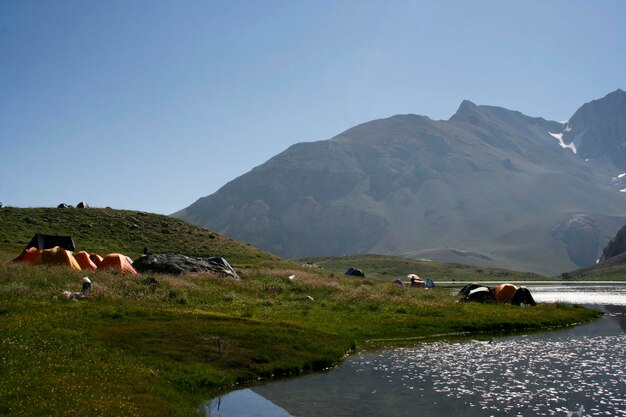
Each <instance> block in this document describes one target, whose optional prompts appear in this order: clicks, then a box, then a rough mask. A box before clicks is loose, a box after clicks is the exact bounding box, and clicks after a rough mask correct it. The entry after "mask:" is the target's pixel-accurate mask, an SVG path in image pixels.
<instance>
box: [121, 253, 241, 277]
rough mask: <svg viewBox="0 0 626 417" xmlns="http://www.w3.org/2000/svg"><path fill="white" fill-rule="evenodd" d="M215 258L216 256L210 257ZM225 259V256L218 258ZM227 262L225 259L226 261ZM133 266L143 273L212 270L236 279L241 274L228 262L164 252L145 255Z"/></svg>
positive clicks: (177, 273) (201, 271) (180, 272)
mask: <svg viewBox="0 0 626 417" xmlns="http://www.w3.org/2000/svg"><path fill="white" fill-rule="evenodd" d="M209 259H214V258H209ZM217 259H223V258H217ZM224 262H225V261H224ZM133 267H134V268H135V269H136V270H137V271H138V272H141V273H145V272H156V273H161V274H172V275H180V274H185V273H192V272H193V273H203V272H212V273H217V274H222V275H227V276H229V277H231V278H234V279H235V280H239V279H240V278H239V275H237V273H236V272H235V270H234V269H233V268H232V267H231V266H230V265H229V264H228V262H225V264H224V263H221V264H220V263H219V262H215V261H210V260H207V259H202V258H192V257H190V256H186V255H181V254H173V253H164V254H157V255H144V256H141V257H139V258H137V259H135V261H134V262H133Z"/></svg>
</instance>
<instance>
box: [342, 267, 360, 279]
mask: <svg viewBox="0 0 626 417" xmlns="http://www.w3.org/2000/svg"><path fill="white" fill-rule="evenodd" d="M346 275H350V276H355V277H365V273H363V271H361V270H360V269H356V268H353V267H350V268H348V270H347V271H346Z"/></svg>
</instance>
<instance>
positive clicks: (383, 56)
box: [0, 0, 626, 214]
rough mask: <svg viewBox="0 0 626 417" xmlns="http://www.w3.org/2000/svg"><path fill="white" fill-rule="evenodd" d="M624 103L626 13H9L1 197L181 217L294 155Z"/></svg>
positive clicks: (3, 30) (521, 5) (430, 8)
mask: <svg viewBox="0 0 626 417" xmlns="http://www.w3.org/2000/svg"><path fill="white" fill-rule="evenodd" d="M618 88H621V89H623V90H626V1H620V0H615V1H608V0H596V1H591V0H588V1H587V0H585V1H576V0H567V1H557V0H551V1H543V0H541V1H531V0H523V1H501V0H494V1H481V0H478V1H466V0H459V1H445V0H444V1H418V0H414V1H400V0H386V1H370V0H353V1H340V0H334V1H325V0H315V1H305V0H284V1H282V0H281V1H278V0H254V1H253V0H247V1H243V0H241V1H240V0H227V1H224V0H219V1H211V0H200V1H188V0H181V1H174V0H169V1H159V0H149V1H141V0H132V1H126V0H115V1H107V0H71V1H66V0H48V1H29V0H2V1H0V201H1V202H2V203H3V204H4V205H12V206H18V207H39V206H44V207H47V206H56V205H57V204H59V203H61V202H66V203H69V204H76V203H78V202H79V201H83V200H84V201H86V202H88V203H89V204H91V205H92V206H96V207H106V206H111V207H114V208H123V209H136V210H143V211H150V212H156V213H163V214H169V213H172V212H174V211H177V210H180V209H182V208H184V207H186V206H188V205H189V204H191V203H193V202H194V201H195V200H197V199H198V198H200V197H203V196H206V195H209V194H212V193H213V192H215V191H217V190H218V189H219V188H220V187H221V186H223V185H224V184H226V183H227V182H228V181H230V180H232V179H234V178H236V177H238V176H240V175H242V174H244V173H246V172H248V171H249V170H250V169H252V168H253V167H255V166H257V165H260V164H262V163H263V162H265V161H266V160H268V159H269V158H271V157H272V156H274V155H276V154H278V153H280V152H282V151H283V150H285V149H286V148H287V147H289V146H290V145H292V144H294V143H297V142H303V141H314V140H322V139H329V138H331V137H333V136H335V135H337V134H339V133H341V132H342V131H344V130H346V129H348V128H350V127H352V126H354V125H356V124H359V123H363V122H367V121H369V120H372V119H378V118H384V117H389V116H392V115H394V114H399V113H402V114H404V113H414V114H420V115H426V116H429V117H431V118H433V119H448V118H449V117H450V116H451V115H452V114H454V112H455V111H456V109H457V107H458V106H459V104H460V103H461V101H462V100H463V99H468V100H471V101H473V102H474V103H476V104H488V105H495V106H502V107H506V108H509V109H512V110H519V111H521V112H523V113H525V114H527V115H530V116H541V117H545V118H547V119H551V120H566V119H568V118H569V117H570V116H571V115H572V114H573V113H574V112H575V111H576V109H577V108H578V107H580V106H581V105H582V104H584V103H585V102H588V101H591V100H594V99H597V98H601V97H603V96H605V95H606V94H608V93H609V92H611V91H614V90H616V89H618Z"/></svg>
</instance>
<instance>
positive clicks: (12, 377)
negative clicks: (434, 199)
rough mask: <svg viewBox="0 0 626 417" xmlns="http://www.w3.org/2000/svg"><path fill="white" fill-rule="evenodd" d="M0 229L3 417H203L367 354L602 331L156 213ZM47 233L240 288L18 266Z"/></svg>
mask: <svg viewBox="0 0 626 417" xmlns="http://www.w3.org/2000/svg"><path fill="white" fill-rule="evenodd" d="M25 219H28V220H27V221H26V220H25ZM85 225H89V226H85ZM0 227H2V230H3V231H4V232H3V238H4V240H3V241H2V242H0V244H1V246H0V249H1V251H0V260H1V261H2V262H1V265H0V300H1V305H2V307H1V309H0V320H1V321H2V325H3V326H2V329H3V330H2V335H1V338H0V351H2V352H3V355H4V356H3V357H4V358H6V360H3V361H2V362H0V372H1V373H2V374H3V375H5V376H6V377H4V378H3V379H2V380H0V396H1V398H0V412H2V413H5V414H7V413H8V414H12V415H37V414H46V415H62V414H63V413H65V412H67V411H68V410H69V412H70V414H72V412H71V411H72V410H73V411H74V414H76V413H78V412H77V410H80V413H86V414H93V415H111V416H113V415H135V414H140V415H193V414H194V407H195V404H198V403H199V402H200V401H201V400H202V399H206V398H210V397H211V396H212V395H215V394H216V393H218V392H223V391H224V390H226V391H227V390H231V389H233V388H234V387H236V386H241V385H242V384H249V383H252V382H253V381H267V380H268V379H271V378H278V377H280V376H285V375H297V374H302V373H307V372H312V371H319V370H323V369H326V368H328V367H332V366H334V365H335V364H338V363H340V362H341V360H342V358H344V355H345V354H346V353H350V352H356V351H360V350H362V349H364V348H366V347H367V346H368V345H367V343H365V342H366V341H367V340H373V339H385V340H387V339H399V340H402V339H404V338H406V339H409V340H410V338H413V337H415V336H420V337H426V336H429V335H430V336H436V335H440V334H447V333H455V332H495V333H501V332H503V331H504V332H515V331H516V329H519V330H521V329H524V330H525V331H528V330H529V329H530V330H532V329H535V330H539V329H543V328H547V327H553V326H559V325H564V324H569V323H574V322H578V323H579V322H585V321H589V320H593V319H595V318H596V317H597V312H595V311H592V310H587V309H584V308H579V307H576V306H568V305H558V304H551V305H547V304H543V305H538V306H536V307H533V308H521V307H517V306H512V305H503V304H480V303H461V302H458V300H459V299H458V297H456V296H452V295H451V294H450V293H449V291H448V290H447V289H445V288H439V287H436V288H430V289H426V288H411V287H410V286H407V287H400V286H397V285H394V284H393V280H392V279H391V278H392V277H390V276H388V275H383V274H382V272H384V271H382V272H381V270H380V269H377V268H372V267H371V266H368V264H367V263H359V264H357V263H355V264H354V265H356V266H359V267H361V268H363V271H364V272H365V275H366V276H365V277H355V276H346V275H344V272H345V271H346V270H347V269H348V267H349V266H348V267H346V268H344V266H341V265H339V266H337V268H340V269H339V270H340V271H341V272H333V271H332V270H329V269H326V268H321V267H312V266H311V265H310V264H307V262H303V261H297V262H296V261H289V260H284V259H280V258H277V257H276V256H273V255H270V254H268V253H266V252H263V251H260V250H258V249H255V248H253V247H251V246H248V245H246V244H243V243H239V242H237V241H234V240H232V239H229V238H227V237H224V236H222V235H219V234H217V233H215V232H212V231H209V230H205V229H202V228H199V227H197V226H193V225H191V224H189V223H186V222H183V221H181V220H177V219H173V218H170V217H166V216H160V215H154V214H149V213H142V212H134V211H122V210H113V209H97V208H96V209H93V208H91V209H89V210H72V209H70V210H66V209H43V208H42V209H18V208H3V209H2V210H0ZM38 232H39V233H44V234H50V235H58V236H71V237H72V239H73V242H74V244H75V246H76V250H77V251H78V252H80V251H81V250H84V251H86V252H88V253H99V254H102V255H106V254H108V253H122V254H124V255H127V256H130V257H131V258H132V259H137V258H141V257H142V255H143V252H144V248H145V247H148V248H149V251H150V252H151V253H152V254H160V253H174V254H184V255H185V256H189V257H198V258H203V259H207V257H209V256H219V257H222V258H224V259H226V260H227V261H228V262H229V263H230V265H232V267H233V269H234V270H235V271H236V273H237V274H238V276H239V277H240V279H239V280H236V279H233V278H232V277H230V276H227V275H225V274H216V273H187V274H179V275H172V274H169V273H168V274H164V273H157V272H140V273H139V274H138V275H134V274H125V273H122V272H121V271H120V270H118V269H115V268H113V269H104V270H101V269H100V268H98V269H96V270H89V271H85V270H74V269H72V268H69V267H67V266H33V265H30V264H28V263H12V262H10V261H11V260H12V259H14V258H15V257H17V256H18V255H19V254H20V253H21V252H22V251H23V250H24V248H25V246H26V245H27V244H28V243H29V242H30V241H31V239H32V237H33V236H34V235H35V233H38ZM345 262H348V263H350V262H351V261H350V260H347V261H345ZM342 263H343V262H342ZM417 265H418V264H413V265H411V269H409V271H411V272H414V271H418V270H419V267H418V266H417ZM434 266H435V265H431V266H430V267H431V268H432V267H434ZM436 268H437V269H438V270H439V271H440V272H441V271H444V270H448V271H449V273H450V274H456V273H459V271H461V270H462V268H460V267H459V266H445V265H443V264H441V265H436ZM357 269H358V268H357ZM424 270H425V271H426V269H425V268H424ZM455 271H456V272H455ZM420 272H421V271H420ZM493 273H500V272H497V271H496V272H494V271H490V272H489V271H487V272H486V273H485V274H484V275H481V274H480V273H478V272H476V271H475V270H474V269H473V268H469V269H467V270H466V272H465V274H466V278H467V280H468V281H481V280H485V279H486V278H487V277H489V276H490V274H493ZM404 275H406V274H404ZM423 275H424V276H432V277H433V278H435V282H437V281H438V280H439V278H437V277H436V276H435V275H433V274H430V273H427V272H425V273H424V274H423ZM85 276H88V277H89V278H90V280H91V282H92V284H91V290H90V296H89V298H87V299H84V300H80V301H65V300H62V299H61V297H60V296H61V293H62V292H63V291H66V290H67V291H71V292H80V291H81V286H82V282H83V281H82V280H83V278H84V277H85ZM454 276H456V277H458V275H454ZM401 277H402V276H401ZM508 278H509V279H508V280H507V281H511V279H510V278H511V277H510V276H509V277H508Z"/></svg>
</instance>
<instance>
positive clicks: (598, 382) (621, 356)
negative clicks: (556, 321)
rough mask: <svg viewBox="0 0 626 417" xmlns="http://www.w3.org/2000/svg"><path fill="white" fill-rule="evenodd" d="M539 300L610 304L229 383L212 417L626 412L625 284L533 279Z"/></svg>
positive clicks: (208, 407) (207, 408) (211, 406)
mask: <svg viewBox="0 0 626 417" xmlns="http://www.w3.org/2000/svg"><path fill="white" fill-rule="evenodd" d="M529 288H530V290H531V292H532V293H533V296H534V297H535V299H536V300H537V301H538V302H575V303H579V304H587V305H591V304H593V305H594V308H598V309H601V310H602V311H604V312H605V315H604V317H603V318H602V319H600V320H597V321H596V322H594V323H590V324H586V325H582V326H577V327H571V328H567V329H564V330H561V331H557V332H549V333H540V334H532V335H525V336H514V337H501V338H495V339H491V340H471V341H463V342H451V343H450V342H433V343H421V344H418V345H415V346H412V347H405V348H392V349H384V350H381V351H378V352H366V353H360V354H356V355H353V356H351V357H349V358H348V359H347V360H346V361H345V362H344V363H343V364H342V366H340V367H338V368H336V369H334V370H332V371H330V372H328V373H320V374H313V375H308V376H304V377H301V378H294V379H289V380H284V381H278V382H273V383H269V384H266V385H262V386H258V387H254V388H249V389H243V390H238V391H234V392H231V393H229V394H226V395H224V396H221V397H218V398H215V399H213V400H211V401H209V402H207V403H206V404H204V405H203V406H202V407H201V411H202V412H203V413H204V415H205V416H207V417H208V416H211V417H246V416H251V417H252V416H255V417H307V416H315V417H317V416H390V417H396V416H398V417H400V416H416V415H419V416H442V415H444V416H445V415H451V416H468V417H472V416H524V417H531V416H533V417H534V416H568V415H574V416H579V415H580V416H626V285H590V286H585V287H584V288H583V287H581V286H572V285H558V286H556V285H542V286H529Z"/></svg>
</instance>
